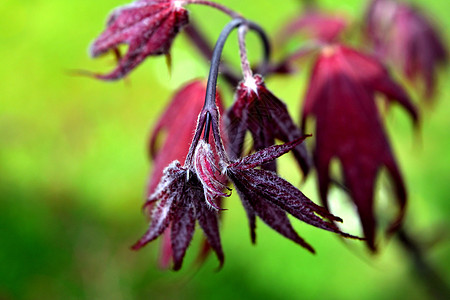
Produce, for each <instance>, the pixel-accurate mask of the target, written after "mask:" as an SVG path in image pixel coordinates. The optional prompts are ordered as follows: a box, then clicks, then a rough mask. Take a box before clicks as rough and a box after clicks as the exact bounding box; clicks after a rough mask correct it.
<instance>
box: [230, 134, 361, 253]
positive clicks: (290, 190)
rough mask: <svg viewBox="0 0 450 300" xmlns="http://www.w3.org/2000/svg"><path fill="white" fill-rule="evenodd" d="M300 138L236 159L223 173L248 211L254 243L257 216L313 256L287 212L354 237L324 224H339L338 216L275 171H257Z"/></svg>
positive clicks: (296, 142) (313, 223)
mask: <svg viewBox="0 0 450 300" xmlns="http://www.w3.org/2000/svg"><path fill="white" fill-rule="evenodd" d="M303 139H304V137H302V138H299V139H297V140H294V141H292V142H290V143H286V144H283V145H275V146H271V147H267V148H265V149H263V150H260V151H258V152H256V153H254V154H252V155H249V156H246V157H244V158H242V159H239V160H236V161H235V162H233V163H231V164H230V165H228V167H227V172H226V173H227V175H228V177H229V178H230V180H231V181H232V182H233V184H234V186H235V187H236V189H237V191H238V194H239V197H240V199H241V201H242V204H243V206H244V208H245V210H246V212H247V216H248V219H249V225H250V233H251V239H252V242H253V243H254V242H255V241H256V233H255V228H256V216H258V217H259V218H261V219H262V220H263V221H264V222H265V223H266V224H267V225H268V226H270V227H271V228H272V229H274V230H276V231H277V232H278V233H280V234H281V235H283V236H285V237H286V238H288V239H290V240H292V241H294V242H295V243H297V244H299V245H301V246H302V247H304V248H306V249H307V250H309V251H310V252H312V253H314V252H315V251H314V249H313V248H312V247H311V246H310V245H309V244H308V243H307V242H306V241H305V240H303V239H302V238H301V237H300V236H299V235H298V234H297V233H296V232H295V230H294V229H293V227H292V225H291V223H290V221H289V219H288V216H287V213H289V214H291V215H292V216H294V217H295V218H297V219H299V220H301V221H303V222H305V223H308V224H310V225H313V226H315V227H318V228H321V229H325V230H328V231H331V232H335V233H338V234H341V235H342V236H345V237H352V238H355V237H354V236H351V235H348V234H346V233H343V232H341V231H340V230H339V229H338V228H337V226H336V225H335V224H334V223H332V222H329V221H327V219H328V220H331V221H339V222H342V220H341V219H340V218H339V217H336V216H334V215H332V214H330V213H329V212H328V211H327V210H326V209H325V208H323V207H321V206H319V205H317V204H315V203H314V202H312V201H311V200H309V199H308V198H307V197H306V196H305V195H303V193H302V192H300V191H299V190H298V189H297V188H296V187H294V186H293V185H291V184H290V183H289V182H287V181H286V180H284V179H282V178H281V177H279V176H278V175H277V174H276V173H274V172H271V171H267V170H264V169H256V167H258V166H260V165H264V164H266V163H267V162H269V161H272V160H274V159H275V158H277V157H279V156H281V155H283V154H285V153H287V152H288V151H290V150H292V149H295V147H296V146H297V145H298V144H300V143H301V142H302V141H303Z"/></svg>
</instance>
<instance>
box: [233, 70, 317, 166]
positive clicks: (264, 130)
mask: <svg viewBox="0 0 450 300" xmlns="http://www.w3.org/2000/svg"><path fill="white" fill-rule="evenodd" d="M224 124H225V129H226V133H227V136H228V141H229V147H228V149H227V151H228V153H229V155H230V156H231V158H233V159H237V158H239V157H241V156H242V154H243V153H242V152H243V144H244V138H245V134H246V132H247V131H248V132H250V133H251V136H252V139H253V147H254V149H255V150H261V149H264V148H266V147H269V146H271V145H273V144H274V143H275V139H278V140H281V141H283V142H290V141H293V140H295V139H298V138H300V137H302V136H303V133H302V131H301V130H300V129H299V128H298V127H297V125H295V123H294V121H293V120H292V118H291V116H290V115H289V112H288V110H287V108H286V104H284V103H283V102H281V100H279V99H278V98H277V97H276V96H275V95H273V94H272V93H271V92H270V91H269V90H268V89H267V88H266V86H265V84H264V81H263V79H262V77H261V76H260V75H255V76H254V77H252V78H249V79H248V80H245V81H242V82H241V83H240V84H239V86H238V88H237V90H236V96H235V102H234V104H233V106H232V107H231V108H230V109H229V110H228V112H227V113H226V115H225V120H224ZM292 152H293V154H294V156H295V159H296V160H297V163H298V164H299V165H300V167H301V168H302V170H303V173H304V174H307V173H308V170H309V167H310V161H309V157H308V153H307V152H306V148H305V146H304V145H303V144H299V145H297V146H296V147H295V148H294V149H293V150H292ZM264 168H266V169H268V170H272V171H275V169H276V165H275V162H274V161H273V160H271V161H269V162H268V163H267V164H266V165H264Z"/></svg>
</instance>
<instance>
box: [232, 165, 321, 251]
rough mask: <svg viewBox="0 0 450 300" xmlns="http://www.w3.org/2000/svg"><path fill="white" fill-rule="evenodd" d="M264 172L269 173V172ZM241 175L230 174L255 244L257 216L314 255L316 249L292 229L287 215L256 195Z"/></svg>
mask: <svg viewBox="0 0 450 300" xmlns="http://www.w3.org/2000/svg"><path fill="white" fill-rule="evenodd" d="M263 172H267V173H269V172H268V171H263ZM240 175H242V174H239V173H238V174H235V173H232V172H231V173H230V174H229V176H230V179H231V180H232V181H233V184H234V185H235V187H236V189H237V191H238V193H239V197H240V198H241V201H242V204H243V206H244V208H245V210H246V212H247V216H248V218H249V225H250V233H251V238H252V242H253V243H255V241H256V233H255V228H256V224H255V215H258V217H260V218H261V219H262V220H263V221H264V223H266V224H267V225H268V226H270V227H271V228H272V229H274V230H276V231H277V232H278V233H280V234H281V235H283V236H285V237H287V238H288V239H290V240H292V241H294V242H295V243H297V244H299V245H301V246H303V247H305V248H306V249H308V250H309V251H311V252H312V253H314V252H315V251H314V249H313V248H312V247H311V246H310V245H309V244H308V243H306V242H305V241H304V240H303V239H302V238H300V237H299V236H298V234H297V233H296V232H295V230H294V228H292V225H291V222H290V221H289V219H288V217H287V215H286V213H285V212H284V211H283V210H282V209H281V208H279V207H277V206H276V205H274V204H272V203H271V202H269V201H267V200H266V199H265V198H264V197H262V196H261V195H260V194H258V193H256V192H255V189H254V188H253V187H252V186H249V185H248V182H247V181H246V180H245V177H244V176H240Z"/></svg>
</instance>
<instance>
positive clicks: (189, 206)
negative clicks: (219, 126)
mask: <svg viewBox="0 0 450 300" xmlns="http://www.w3.org/2000/svg"><path fill="white" fill-rule="evenodd" d="M148 202H151V203H152V205H153V209H152V220H151V223H150V227H149V229H148V230H147V232H146V234H145V235H144V236H143V237H142V238H141V239H140V240H139V241H138V242H137V243H136V244H135V245H134V246H133V247H132V248H133V249H134V250H138V249H140V248H141V247H143V246H144V245H146V244H147V243H149V242H151V241H153V240H154V239H156V238H157V237H158V236H160V235H162V234H163V232H164V231H165V229H166V228H170V231H166V232H165V234H168V233H169V232H170V241H171V243H170V244H169V245H170V246H167V248H164V249H163V256H166V255H167V254H168V253H171V254H172V256H173V261H174V270H178V269H180V268H181V265H182V262H183V258H184V255H185V253H186V249H187V247H188V246H189V243H190V241H191V239H192V236H193V232H194V229H195V220H198V222H199V224H200V227H201V228H202V229H203V231H204V233H205V236H206V238H207V240H208V242H209V244H210V245H211V247H212V249H213V250H214V251H215V252H216V253H217V256H218V258H219V260H220V265H222V264H223V260H224V255H223V251H222V248H221V244H220V235H219V226H218V220H217V218H218V217H217V212H216V211H215V210H211V209H210V206H209V205H208V204H207V202H206V199H205V191H204V190H203V185H202V183H201V182H200V180H199V179H198V176H197V174H196V173H195V172H193V171H192V170H189V176H188V170H187V169H186V168H185V167H182V166H181V164H180V163H179V162H178V161H174V162H172V163H171V164H170V165H169V166H168V167H167V168H166V169H165V170H164V173H163V176H162V178H161V181H160V183H159V184H158V186H157V187H156V189H155V192H154V193H153V194H152V195H151V196H150V197H149V199H148ZM219 205H220V203H219ZM165 241H166V242H167V239H165ZM202 255H203V256H204V255H205V253H202Z"/></svg>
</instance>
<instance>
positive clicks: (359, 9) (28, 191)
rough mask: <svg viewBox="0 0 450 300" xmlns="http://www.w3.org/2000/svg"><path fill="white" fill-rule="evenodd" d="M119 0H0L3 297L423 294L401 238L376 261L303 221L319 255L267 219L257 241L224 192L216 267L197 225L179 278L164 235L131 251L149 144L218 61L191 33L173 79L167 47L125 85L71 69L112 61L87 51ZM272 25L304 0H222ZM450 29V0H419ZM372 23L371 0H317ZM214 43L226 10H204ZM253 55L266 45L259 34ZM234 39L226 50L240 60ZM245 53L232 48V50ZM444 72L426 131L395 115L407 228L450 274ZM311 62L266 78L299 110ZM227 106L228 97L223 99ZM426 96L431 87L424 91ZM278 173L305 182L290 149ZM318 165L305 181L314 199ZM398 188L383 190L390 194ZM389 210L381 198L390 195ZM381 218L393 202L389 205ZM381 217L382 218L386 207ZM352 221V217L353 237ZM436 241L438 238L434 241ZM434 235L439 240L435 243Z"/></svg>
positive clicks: (140, 224) (449, 142)
mask: <svg viewBox="0 0 450 300" xmlns="http://www.w3.org/2000/svg"><path fill="white" fill-rule="evenodd" d="M124 2H125V1H122V0H109V1H107V0H96V1H93V0H78V1H60V0H45V1H43V0H35V1H30V0H23V1H13V0H3V1H1V2H0V15H1V18H0V65H1V73H0V141H1V147H0V197H1V201H0V243H1V246H0V299H211V298H212V299H258V298H260V299H315V298H320V299H400V298H404V299H406V298H408V299H423V298H424V297H426V296H427V295H428V293H427V291H426V289H425V288H424V287H423V286H422V285H421V282H420V281H419V280H418V276H417V274H415V272H414V268H413V267H412V264H411V261H410V258H409V257H408V255H407V254H406V253H405V252H404V251H403V249H402V248H401V247H400V246H399V244H398V243H397V241H396V240H395V239H392V240H390V241H389V242H382V244H383V245H384V247H383V248H382V251H381V252H380V253H379V254H378V255H375V256H371V255H369V254H368V253H366V251H365V249H364V248H363V247H362V245H360V243H358V242H353V241H352V242H343V241H341V240H340V239H339V238H337V237H336V236H334V235H333V234H331V233H328V232H322V231H320V230H318V229H315V228H312V227H310V226H307V225H304V224H300V222H298V221H294V226H295V227H296V228H297V229H298V230H299V232H300V234H301V235H302V236H304V237H305V238H306V239H307V240H308V241H309V242H310V243H311V244H312V245H313V246H314V247H315V248H316V250H317V252H318V254H317V255H315V256H314V255H311V254H310V253H308V252H307V251H305V250H304V249H301V248H300V247H298V246H296V245H294V244H293V243H292V242H290V241H287V240H285V239H284V238H282V237H281V236H279V235H277V234H276V233H274V232H273V231H272V230H269V229H268V228H267V227H266V226H265V225H264V224H262V222H259V223H258V232H257V233H258V242H257V245H256V246H253V245H251V244H250V240H249V233H248V228H247V220H246V218H245V214H244V211H243V209H242V207H241V205H240V203H239V200H238V199H237V198H236V197H233V198H231V199H230V200H228V201H227V202H226V206H227V208H228V209H229V210H227V211H226V212H225V213H224V218H223V224H222V238H223V245H224V250H225V254H226V263H225V266H224V268H223V269H222V270H221V271H220V272H216V270H215V268H216V267H217V265H218V264H217V261H216V259H215V257H213V256H211V257H210V258H209V259H208V261H207V262H206V263H205V264H204V265H203V267H202V268H200V269H199V268H197V267H196V265H195V264H193V260H194V258H195V255H196V252H197V248H198V241H199V238H200V235H196V238H195V241H194V243H193V245H191V247H190V248H189V251H188V257H187V261H186V262H185V265H184V268H183V270H182V271H180V272H178V273H174V272H172V271H162V270H160V269H159V268H158V267H157V263H156V261H157V256H158V242H156V243H152V244H150V245H148V246H147V247H145V248H144V249H142V250H141V251H139V252H133V251H130V250H129V246H130V245H131V244H133V243H134V242H135V241H136V240H137V239H138V238H139V237H140V235H141V234H142V233H143V232H144V230H145V229H146V227H147V223H146V219H145V217H144V216H143V214H142V213H141V210H140V207H141V204H142V202H143V196H144V187H145V184H146V181H147V175H148V173H149V170H150V168H151V166H150V163H149V161H148V159H147V155H146V149H145V146H146V140H147V137H148V134H149V131H150V129H151V126H152V124H153V123H154V122H155V121H156V120H157V118H158V115H159V114H160V113H161V112H162V111H163V109H164V106H165V104H166V103H167V101H168V100H169V99H170V95H171V94H172V93H173V91H174V90H175V89H176V88H178V87H179V86H180V85H181V84H183V83H185V82H187V81H188V80H190V79H193V78H196V77H205V76H206V75H207V72H208V66H207V64H206V63H205V61H204V60H203V59H202V58H201V57H200V56H199V54H198V52H197V51H196V49H194V48H193V47H192V46H191V45H189V44H188V43H187V40H186V38H185V37H184V36H183V35H181V36H180V37H179V38H177V40H176V42H175V44H174V47H173V52H172V55H173V70H172V75H169V73H168V71H167V68H166V66H165V59H164V57H156V58H151V59H148V60H147V61H146V62H145V63H144V64H143V65H142V66H140V67H139V68H138V69H137V70H136V71H135V72H133V73H132V75H131V76H130V77H129V80H127V81H125V82H114V83H105V82H100V81H96V80H92V79H89V78H83V77H76V76H71V75H70V72H69V71H70V70H71V69H87V70H100V69H102V68H103V70H105V71H106V70H109V69H111V68H112V66H113V64H114V62H113V60H112V58H111V57H107V58H104V59H100V60H95V61H93V60H90V59H89V57H88V55H87V50H86V49H87V47H88V45H89V43H90V42H91V41H92V40H93V39H94V38H95V37H96V36H97V35H98V34H99V33H100V32H101V30H102V29H103V26H104V22H105V19H106V16H107V13H109V12H110V10H111V9H112V8H114V7H115V6H117V5H120V4H123V3H124ZM221 2H222V3H225V4H228V5H229V6H231V7H233V8H234V9H236V10H238V11H240V12H242V13H243V14H244V15H245V16H247V17H249V18H250V19H252V20H254V21H256V22H258V23H260V24H262V26H263V27H264V28H266V29H267V30H268V31H269V33H271V34H272V36H273V35H274V34H275V33H276V31H277V28H279V26H280V25H281V24H282V23H283V22H284V21H285V20H286V18H287V17H291V16H293V15H295V14H296V13H297V11H298V3H297V1H294V0H285V1H273V0H260V1H250V0H247V1H238V0H229V1H221ZM416 2H417V3H418V4H419V5H421V7H422V8H423V10H424V12H425V13H426V14H428V15H429V16H431V17H432V18H433V21H434V22H435V23H436V24H438V26H439V27H440V28H441V29H442V31H443V33H444V35H445V36H444V38H446V39H447V40H448V33H447V32H446V31H445V30H446V29H447V28H450V19H449V18H448V17H447V13H448V11H449V10H450V3H449V2H448V1H445V0H429V1H423V2H420V1H416ZM319 3H320V4H321V5H322V6H323V7H324V8H325V9H327V10H340V11H342V12H344V13H345V14H347V15H348V16H350V17H353V18H354V19H355V20H356V21H362V15H363V9H364V7H365V3H364V1H358V0H352V1H333V0H327V1H319ZM191 11H192V15H191V16H192V19H193V20H196V21H197V22H198V23H199V24H201V25H202V27H203V28H204V29H205V31H206V32H207V33H208V34H209V35H210V36H211V38H212V39H213V38H214V37H216V36H217V35H218V33H219V31H220V29H221V27H222V26H223V25H224V24H225V23H226V22H227V17H225V16H222V15H221V14H220V13H218V12H215V11H213V10H212V9H210V8H207V7H192V6H191ZM249 40H250V42H249V45H250V50H249V51H250V56H251V57H252V59H257V58H258V55H259V51H260V50H259V47H258V46H257V44H255V43H254V42H255V41H256V39H255V40H253V38H252V37H249ZM235 44H236V42H235V36H234V37H233V36H232V37H231V38H230V41H229V42H228V44H227V49H226V55H227V56H228V57H231V58H233V57H234V58H236V57H237V53H236V45H235ZM231 60H233V59H231ZM448 74H449V72H448V70H444V71H442V73H441V79H440V86H439V87H440V88H439V93H438V97H437V99H436V100H437V101H436V105H434V106H433V107H424V106H422V109H423V110H422V112H423V114H422V117H423V122H422V126H421V128H420V132H419V133H418V134H414V133H413V131H412V126H411V124H410V122H409V120H408V118H407V117H406V115H405V114H404V113H403V112H402V111H401V110H400V109H398V108H393V110H392V111H391V112H392V113H390V114H389V115H388V117H387V127H388V129H389V132H390V137H391V141H392V144H393V147H394V150H395V153H396V155H397V157H398V160H399V164H400V165H401V167H402V170H403V173H404V176H405V179H406V182H407V184H408V187H409V193H410V204H409V207H408V215H407V219H406V225H407V228H408V229H410V230H411V231H412V232H414V234H415V235H416V237H417V238H418V239H421V240H422V241H424V243H425V244H426V246H427V247H428V248H427V253H428V256H427V259H428V261H429V262H430V263H431V264H432V265H434V266H435V267H436V268H437V269H438V271H439V272H440V273H441V275H442V276H443V278H447V279H448V278H449V277H450V268H449V266H450V251H449V250H450V243H449V242H448V238H449V231H448V229H449V227H448V224H449V221H448V216H449V212H450V202H449V201H448V200H449V182H450V175H449V174H450V131H449V125H450V119H449V114H450V105H449V100H450V99H449V98H450V92H449V91H448V88H447V81H448V79H449V76H448ZM307 75H308V74H307V70H306V68H305V69H302V70H301V72H300V73H299V74H298V75H295V76H292V77H278V78H273V79H271V80H269V81H268V86H269V88H270V89H271V90H273V91H274V92H275V93H276V94H277V95H278V96H279V97H280V98H282V99H284V100H285V101H286V102H287V103H288V105H289V108H290V109H291V112H292V113H293V115H295V116H297V115H298V112H299V107H300V103H301V101H299V99H301V98H302V95H303V94H304V92H305V82H306V81H305V79H306V78H307ZM227 95H228V98H227V99H226V101H227V103H228V104H230V102H231V98H230V97H229V96H230V93H228V94H227ZM413 98H414V99H415V100H418V99H419V97H418V95H417V94H414V95H413ZM281 170H282V175H283V176H284V177H286V178H289V180H291V182H294V183H295V182H300V180H299V175H298V171H297V169H296V168H295V167H292V164H291V161H290V158H283V159H282V161H281ZM313 177H314V176H312V177H311V178H310V179H309V180H308V181H307V182H306V183H305V184H302V190H303V191H304V192H305V193H306V194H307V195H308V196H309V197H310V198H311V199H313V200H314V201H317V199H318V197H317V194H316V190H315V186H314V178H313ZM332 197H333V201H335V202H336V203H337V205H335V206H336V207H337V208H336V209H338V210H339V209H340V211H341V212H342V213H343V214H344V215H343V217H344V219H345V220H349V221H348V222H347V223H349V224H350V225H352V224H353V223H352V222H353V221H352V220H354V219H355V217H354V215H352V213H351V211H349V210H348V209H343V208H342V206H343V207H344V208H345V203H346V200H345V197H344V196H343V195H341V194H340V193H339V192H338V191H334V192H333V195H332ZM385 198H387V196H386V195H384V194H383V193H380V203H385V202H387V203H388V202H389V201H383V199H385ZM380 206H383V205H380ZM380 211H381V212H382V213H383V214H384V213H385V212H386V211H388V206H387V207H385V208H384V210H383V207H381V210H380ZM381 217H383V216H381ZM352 227H353V226H349V225H347V227H345V228H346V229H348V230H351V231H353V232H358V231H357V230H356V231H355V229H354V228H352ZM435 240H438V242H437V243H432V242H433V241H435ZM431 244H432V245H431Z"/></svg>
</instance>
